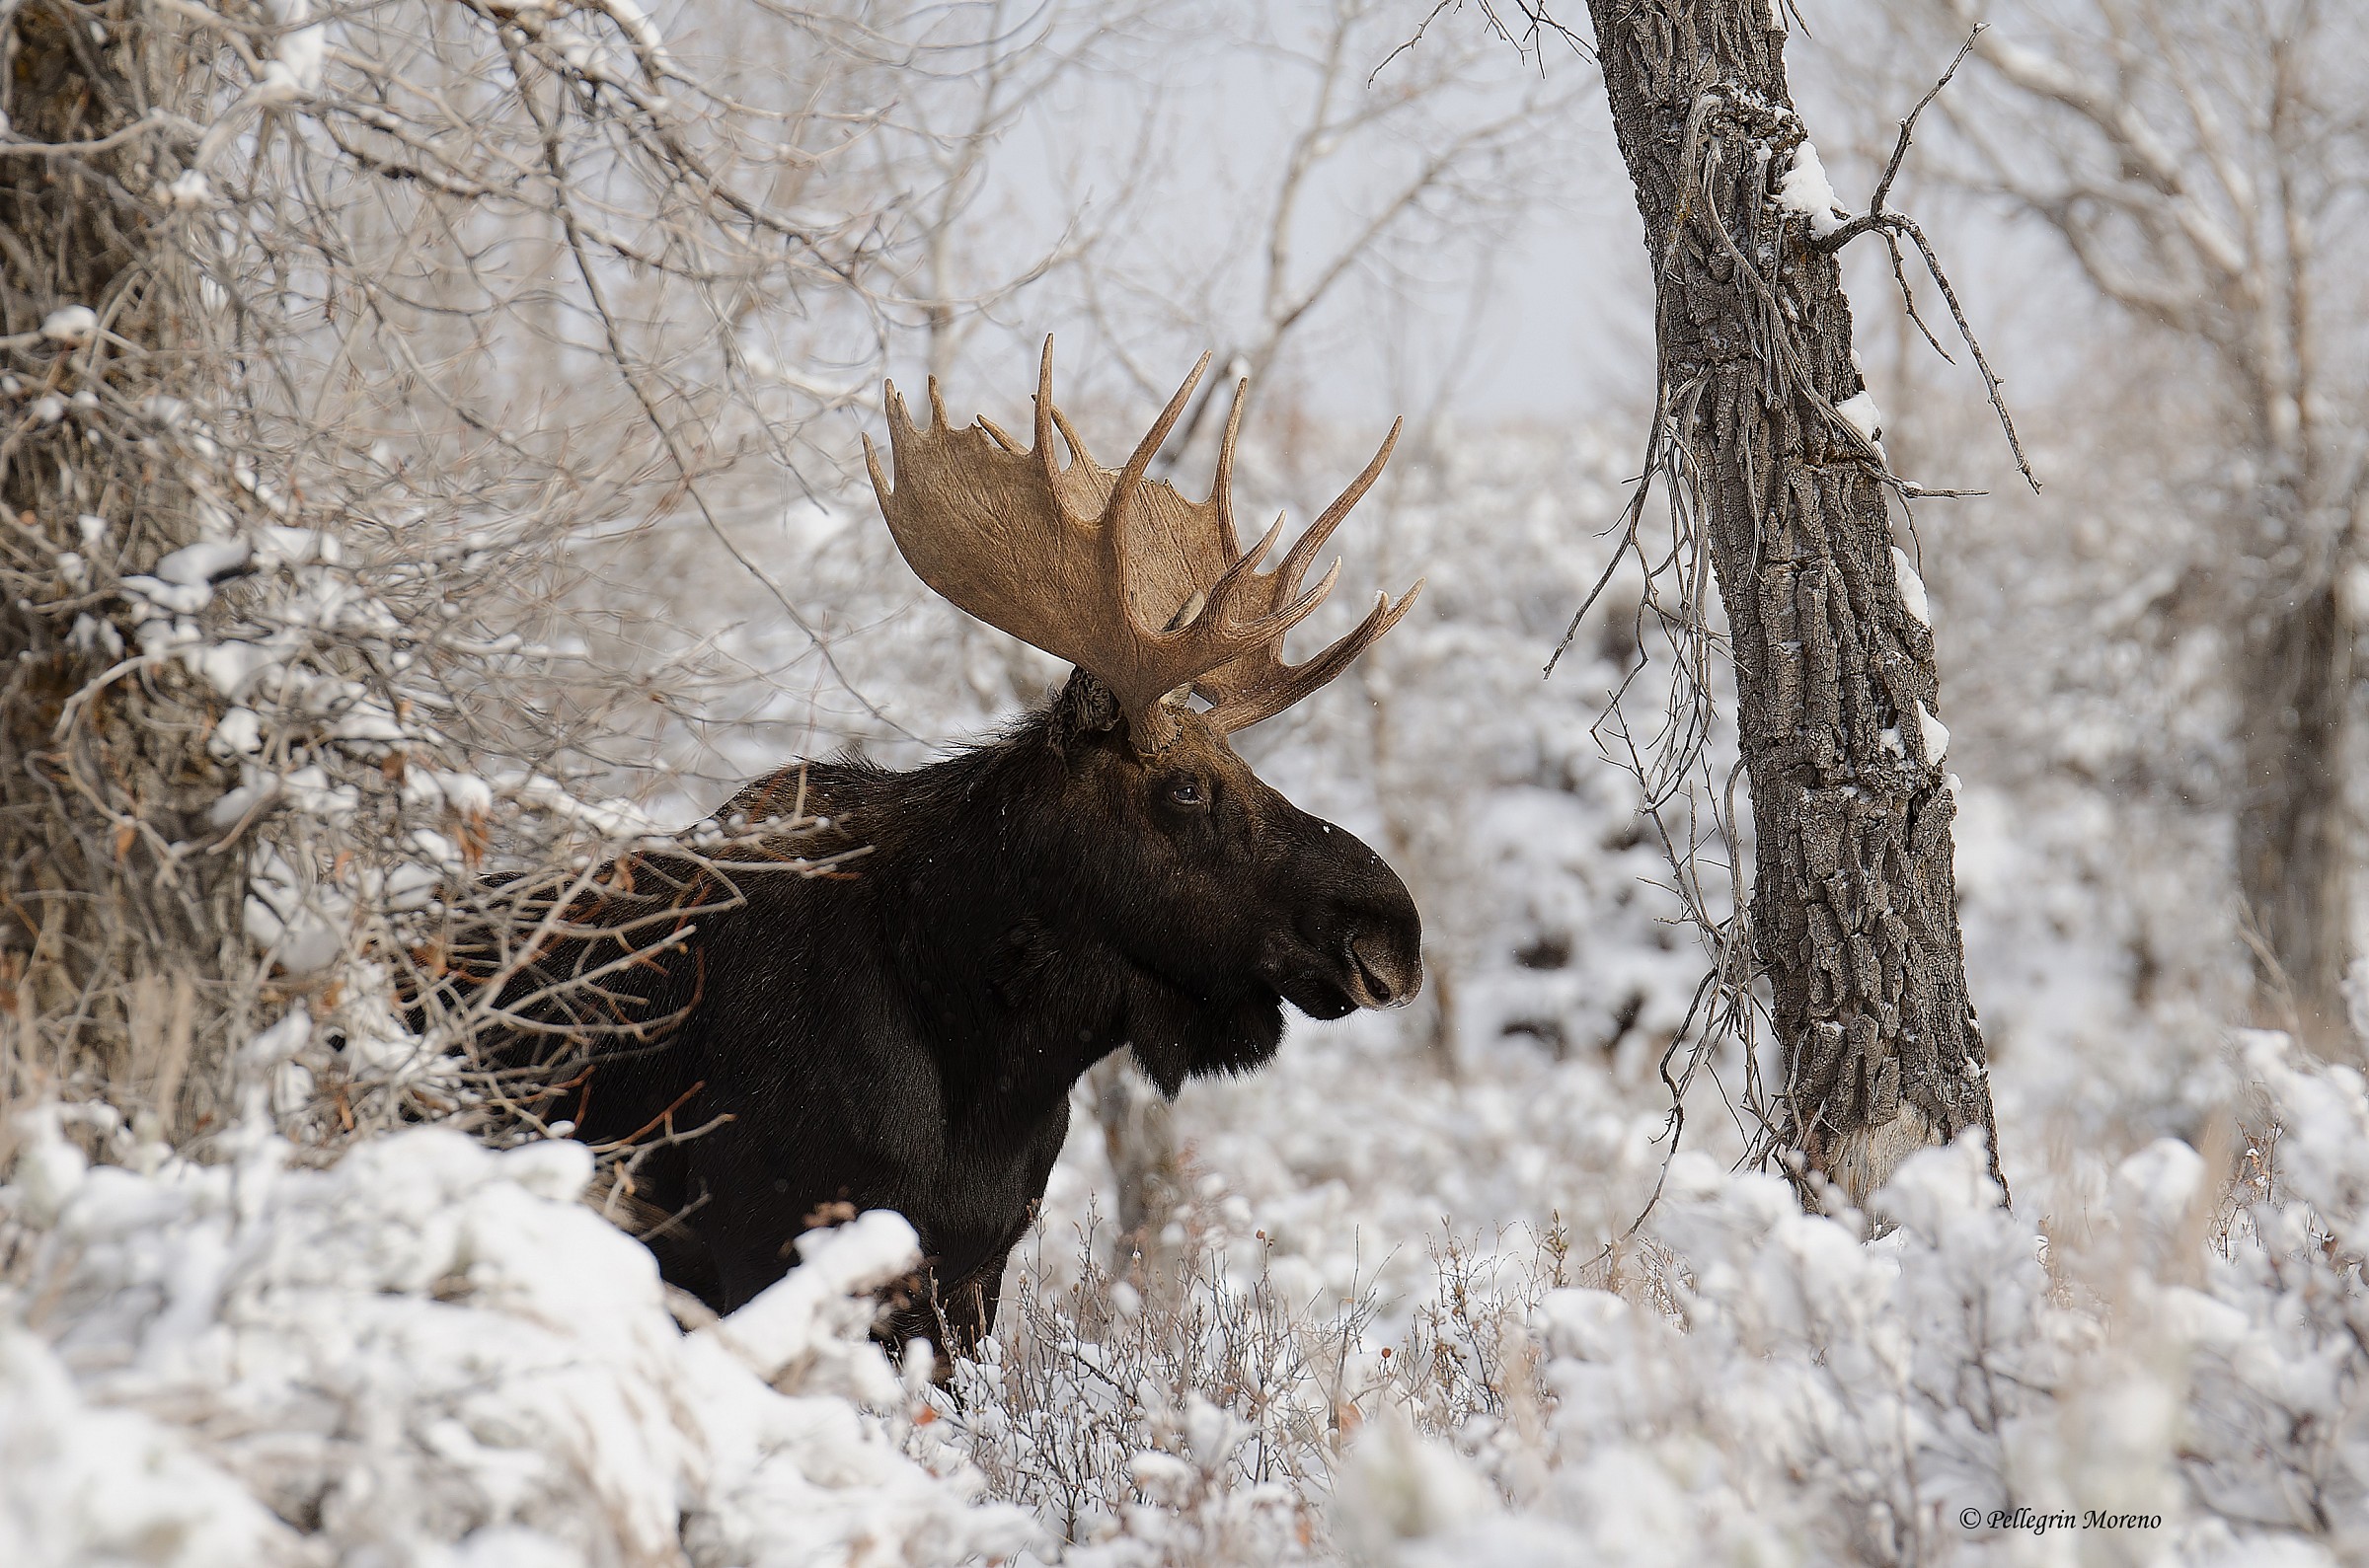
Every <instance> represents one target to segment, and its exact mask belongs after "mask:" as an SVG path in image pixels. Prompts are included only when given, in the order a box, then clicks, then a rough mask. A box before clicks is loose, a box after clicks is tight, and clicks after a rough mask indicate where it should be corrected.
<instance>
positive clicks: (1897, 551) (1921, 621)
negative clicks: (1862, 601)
mask: <svg viewBox="0 0 2369 1568" xmlns="http://www.w3.org/2000/svg"><path fill="white" fill-rule="evenodd" d="M1892 581H1893V582H1894V583H1895V584H1896V585H1897V586H1898V588H1899V591H1900V608H1901V609H1903V610H1906V611H1907V612H1908V613H1909V615H1910V617H1911V618H1912V619H1914V620H1915V622H1916V623H1917V625H1919V626H1921V627H1924V628H1926V629H1928V630H1931V629H1932V626H1933V606H1932V605H1931V604H1930V603H1929V602H1928V601H1927V600H1926V597H1925V579H1924V578H1922V577H1920V576H1918V575H1917V568H1916V563H1915V562H1913V561H1911V560H1909V559H1908V552H1907V551H1905V550H1902V549H1901V548H1900V547H1899V546H1898V545H1894V546H1893V547H1892Z"/></svg>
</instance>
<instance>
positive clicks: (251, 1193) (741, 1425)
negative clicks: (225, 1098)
mask: <svg viewBox="0 0 2369 1568" xmlns="http://www.w3.org/2000/svg"><path fill="white" fill-rule="evenodd" d="M296 1016H297V1015H295V1014H292V1015H291V1018H290V1020H288V1021H287V1022H283V1024H282V1025H279V1026H276V1028H275V1030H274V1031H271V1035H270V1037H269V1038H268V1040H267V1041H266V1040H259V1041H258V1043H257V1045H256V1047H254V1048H253V1049H251V1050H249V1051H248V1052H246V1053H243V1054H244V1056H245V1058H246V1059H247V1061H248V1062H249V1064H250V1066H251V1067H252V1066H255V1065H259V1064H262V1063H264V1062H266V1061H267V1059H270V1058H273V1057H276V1056H278V1055H279V1054H280V1053H281V1052H282V1051H283V1050H284V1049H285V1048H286V1047H287V1046H288V1045H289V1044H290V1042H291V1041H292V1039H293V1038H294V1034H295V1032H296V1025H295V1022H294V1019H295V1018H296ZM28 1135H29V1136H28V1148H27V1152H26V1153H24V1154H21V1155H20V1157H19V1159H18V1165H17V1171H16V1174H15V1176H14V1178H13V1179H12V1181H11V1182H10V1184H9V1185H8V1186H6V1187H0V1216H6V1219H5V1220H4V1221H0V1224H6V1225H9V1226H13V1227H15V1228H16V1233H17V1239H18V1240H20V1241H21V1242H24V1243H26V1244H29V1245H31V1246H32V1247H33V1249H34V1255H35V1259H36V1261H35V1263H34V1266H33V1269H32V1272H31V1273H30V1275H28V1276H26V1277H24V1278H22V1279H18V1280H12V1282H11V1284H10V1286H9V1288H8V1289H7V1290H6V1291H5V1292H0V1534H5V1535H6V1536H7V1537H8V1538H9V1539H11V1540H12V1541H14V1542H17V1543H19V1544H18V1546H17V1551H18V1553H19V1554H18V1555H13V1556H12V1557H11V1558H10V1561H11V1563H12V1565H13V1564H16V1563H24V1564H26V1565H27V1568H50V1565H56V1568H66V1565H69V1564H82V1563H88V1562H100V1561H111V1562H112V1561H118V1560H120V1561H131V1560H138V1561H143V1562H171V1563H175V1564H180V1565H184V1568H214V1565H220V1568H249V1565H253V1564H273V1563H291V1564H293V1563H317V1562H324V1561H329V1560H337V1559H343V1560H346V1561H354V1560H361V1559H359V1558H357V1557H356V1556H354V1555H353V1554H356V1553H366V1554H369V1555H368V1559H367V1560H371V1561H389V1560H394V1561H430V1560H446V1561H461V1562H485V1563H501V1564H512V1563H527V1564H531V1563H537V1562H553V1563H563V1562H564V1563H600V1562H620V1561H624V1562H660V1561H672V1562H685V1563H690V1564H698V1565H705V1564H717V1565H723V1564H742V1563H780V1564H804V1563H835V1562H862V1563H867V1564H880V1565H889V1564H925V1563H953V1562H959V1561H964V1560H967V1559H971V1558H973V1557H980V1556H985V1557H1009V1556H1011V1555H1012V1554H1013V1553H1015V1552H1017V1551H1019V1550H1021V1549H1022V1548H1023V1547H1025V1546H1027V1545H1028V1544H1029V1543H1030V1542H1031V1541H1032V1539H1034V1538H1035V1529H1034V1527H1033V1526H1032V1524H1031V1523H1030V1522H1029V1521H1027V1520H1026V1519H1025V1518H1023V1517H1022V1516H1021V1515H1019V1514H1018V1513H1017V1512H1016V1511H1014V1510H1012V1509H1010V1508H1006V1507H1001V1506H997V1505H992V1504H983V1503H981V1502H980V1501H979V1500H978V1499H977V1497H976V1490H977V1478H976V1477H975V1475H970V1474H967V1473H966V1472H964V1471H963V1470H962V1469H961V1468H960V1467H959V1466H958V1465H953V1466H952V1467H948V1468H945V1469H944V1470H943V1472H939V1471H933V1470H931V1469H930V1468H928V1467H927V1466H925V1465H924V1464H922V1463H920V1462H917V1461H916V1460H914V1459H912V1458H909V1457H907V1456H905V1454H904V1452H903V1449H902V1446H901V1437H900V1434H901V1433H902V1432H903V1431H904V1430H905V1425H904V1423H905V1419H906V1418H905V1416H904V1414H903V1411H904V1410H905V1409H906V1407H907V1398H908V1396H907V1393H906V1391H905V1388H904V1385H903V1384H902V1383H901V1381H899V1380H898V1378H897V1376H896V1374H895V1372H894V1370H893V1369H892V1368H891V1367H890V1366H889V1364H888V1362H887V1360H886V1359H885V1357H883V1356H882V1355H881V1353H880V1352H879V1350H878V1349H876V1348H875V1347H873V1346H872V1345H871V1344H870V1343H869V1342H868V1341H867V1340H866V1339H865V1338H864V1337H863V1327H864V1324H865V1322H866V1321H867V1320H868V1319H869V1316H870V1312H871V1307H870V1305H869V1303H868V1302H864V1301H859V1300H856V1299H853V1298H851V1297H850V1296H848V1295H847V1294H845V1291H846V1290H861V1289H864V1288H867V1287H869V1286H872V1285H876V1284H879V1283H880V1282H881V1280H882V1278H883V1276H884V1275H888V1274H893V1273H900V1272H902V1271H903V1270H904V1269H907V1268H909V1267H911V1266H912V1265H913V1263H914V1262H916V1261H917V1257H916V1254H915V1250H914V1248H913V1245H912V1240H911V1232H909V1231H908V1230H904V1229H903V1227H902V1222H901V1221H898V1220H896V1219H895V1217H893V1216H866V1217H864V1218H863V1219H862V1220H860V1221H859V1222H858V1223H857V1224H856V1225H855V1226H853V1227H850V1228H848V1229H847V1231H846V1232H833V1233H829V1234H826V1235H824V1236H822V1237H820V1238H819V1239H817V1240H814V1241H813V1242H811V1243H810V1268H809V1270H808V1271H805V1272H802V1273H801V1274H800V1275H797V1276H794V1279H799V1280H804V1279H809V1278H810V1279H813V1280H826V1279H827V1280H829V1281H831V1282H832V1284H833V1286H834V1289H832V1290H828V1291H825V1290H822V1289H820V1288H818V1287H816V1286H813V1285H809V1286H806V1287H804V1288H802V1289H801V1290H800V1291H798V1292H795V1293H790V1294H787V1295H785V1294H784V1293H782V1292H779V1291H778V1290H777V1292H775V1293H772V1294H769V1295H768V1296H767V1297H766V1298H762V1299H761V1300H760V1302H758V1303H752V1304H751V1306H750V1307H749V1308H746V1309H744V1311H743V1312H742V1313H737V1314H734V1315H733V1316H732V1317H729V1318H726V1320H725V1321H724V1323H722V1324H720V1325H718V1326H717V1327H716V1328H714V1329H712V1330H707V1331H704V1332H702V1333H697V1334H685V1333H684V1332H683V1331H682V1330H681V1329H680V1328H678V1327H677V1326H676V1324H675V1322H674V1320H673V1319H672V1317H671V1316H670V1315H669V1313H668V1311H667V1308H666V1306H665V1302H664V1299H663V1297H662V1295H661V1292H660V1288H659V1285H658V1280H657V1274H656V1270H655V1268H654V1266H653V1265H652V1264H651V1262H650V1256H649V1254H648V1253H647V1252H646V1251H644V1250H643V1249H642V1247H641V1246H640V1245H639V1244H638V1243H636V1242H634V1241H632V1240H630V1239H628V1238H627V1237H626V1236H624V1235H622V1234H621V1233H619V1232H617V1231H615V1230H614V1229H612V1228H611V1227H610V1226H608V1225H607V1224H606V1223H605V1222H603V1221H602V1220H601V1219H599V1217H598V1216H596V1215H595V1214H594V1213H593V1212H592V1211H591V1210H590V1209H588V1208H585V1207H583V1206H582V1205H581V1204H579V1203H578V1202H576V1201H575V1198H576V1195H577V1193H578V1192H580V1191H581V1189H582V1187H583V1185H584V1183H585V1181H586V1180H587V1179H588V1178H589V1177H590V1175H591V1168H592V1164H591V1158H590V1156H589V1154H588V1152H587V1151H585V1150H584V1149H583V1148H582V1147H581V1146H578V1145H574V1144H568V1143H540V1144H531V1145H528V1146H525V1147H523V1148H520V1149H516V1150H512V1151H509V1152H506V1153H495V1152H492V1151H489V1150H486V1149H484V1148H482V1147H480V1146H478V1145H477V1144H475V1143H473V1142H471V1141H470V1140H469V1139H467V1138H464V1137H462V1136H461V1135H460V1134H457V1133H453V1132H448V1131H444V1130H441V1129H436V1128H419V1129H413V1130H410V1131H406V1132H402V1133H398V1134H394V1135H392V1136H389V1137H387V1138H385V1139H382V1140H379V1141H377V1142H374V1143H370V1144H366V1145H363V1146H361V1147H359V1148H357V1149H356V1150H354V1151H353V1152H352V1153H351V1154H349V1155H347V1156H346V1157H344V1159H343V1160H341V1161H339V1162H338V1163H337V1164H335V1165H333V1166H331V1167H329V1168H327V1169H307V1168H303V1167H302V1166H301V1165H299V1164H297V1163H295V1158H296V1154H297V1152H296V1151H295V1150H294V1149H292V1148H291V1147H290V1146H288V1145H286V1144H285V1143H282V1142H281V1141H279V1140H278V1139H277V1138H276V1137H274V1136H272V1135H270V1134H268V1133H266V1132H262V1131H260V1130H255V1129H251V1130H249V1131H246V1132H243V1133H242V1134H241V1135H240V1138H241V1140H242V1141H243V1149H242V1153H240V1155H239V1156H238V1157H237V1158H236V1159H235V1160H234V1161H233V1162H231V1163H228V1164H222V1165H213V1166H193V1165H188V1164H184V1163H182V1162H180V1161H178V1160H169V1161H167V1162H165V1163H164V1164H162V1165H161V1166H160V1167H158V1168H157V1169H155V1170H154V1171H153V1173H151V1174H147V1175H142V1174H139V1173H137V1172H135V1171H133V1170H129V1169H124V1168H119V1167H110V1168H102V1169H94V1170H89V1171H87V1172H82V1173H81V1174H79V1175H78V1176H76V1177H74V1178H72V1179H64V1180H61V1179H60V1172H63V1171H65V1170H68V1169H78V1165H77V1163H76V1160H69V1159H66V1158H65V1157H63V1156H61V1154H60V1151H61V1150H65V1148H66V1146H65V1144H64V1142H63V1139H62V1135H61V1134H60V1133H59V1131H58V1129H57V1126H56V1125H55V1122H54V1118H52V1119H49V1120H47V1121H44V1120H43V1119H41V1118H40V1117H38V1116H37V1117H36V1118H34V1119H33V1121H32V1122H30V1123H29V1124H28ZM67 1152H68V1153H70V1151H67ZM76 1158H77V1159H78V1157H76ZM842 1288H843V1289H842ZM758 1307H763V1308H764V1310H763V1311H762V1312H758V1311H757V1308H758ZM36 1308H38V1317H37V1316H32V1315H29V1313H31V1312H33V1311H34V1310H35V1309H36ZM750 1313H755V1314H756V1315H755V1316H750V1315H749V1314H750ZM867 1400H869V1401H871V1402H869V1403H867V1402H865V1401H867ZM942 1458H943V1456H942ZM948 1462H949V1463H950V1464H951V1461H948ZM447 1551H449V1552H452V1553H454V1555H453V1556H451V1557H449V1558H446V1557H441V1556H440V1554H441V1553H444V1552H447Z"/></svg>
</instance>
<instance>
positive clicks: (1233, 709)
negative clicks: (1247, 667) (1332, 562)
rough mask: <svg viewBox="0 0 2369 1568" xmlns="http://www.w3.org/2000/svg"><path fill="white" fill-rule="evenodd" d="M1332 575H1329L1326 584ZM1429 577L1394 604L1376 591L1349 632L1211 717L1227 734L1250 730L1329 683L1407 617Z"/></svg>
mask: <svg viewBox="0 0 2369 1568" xmlns="http://www.w3.org/2000/svg"><path fill="white" fill-rule="evenodd" d="M1330 580H1331V579H1330V578H1328V579H1327V583H1328V586H1329V585H1330ZM1426 580H1427V579H1425V578H1420V577H1418V578H1416V579H1415V583H1414V587H1412V588H1410V589H1408V590H1407V591H1406V592H1405V593H1404V594H1402V595H1400V596H1399V602H1398V603H1396V604H1393V603H1391V602H1390V595H1388V594H1386V593H1377V594H1375V595H1374V607H1373V609H1371V610H1370V611H1368V612H1366V617H1365V619H1364V620H1363V621H1360V622H1358V623H1357V625H1356V626H1355V627H1354V628H1352V629H1351V630H1350V631H1349V632H1348V633H1347V634H1346V635H1343V636H1341V637H1339V638H1338V639H1337V640H1336V641H1334V642H1333V643H1332V644H1331V645H1330V646H1328V647H1327V648H1326V649H1325V650H1324V651H1323V652H1322V653H1319V654H1317V655H1316V656H1315V657H1314V658H1311V659H1308V660H1306V661H1304V662H1302V663H1299V664H1278V665H1277V666H1276V667H1275V668H1274V669H1273V670H1272V671H1271V672H1269V675H1268V678H1267V679H1266V680H1265V681H1264V682H1262V683H1261V684H1260V685H1258V686H1256V687H1253V688H1251V689H1250V690H1247V691H1242V692H1237V693H1232V694H1229V695H1228V697H1227V698H1226V700H1225V701H1223V702H1221V703H1219V704H1218V705H1217V706H1216V707H1214V708H1212V709H1210V710H1209V721H1210V722H1211V723H1212V724H1215V725H1216V726H1217V727H1218V729H1220V730H1221V731H1223V732H1224V733H1226V734H1229V735H1231V734H1233V733H1234V732H1235V731H1236V730H1241V729H1248V728H1250V727H1251V726H1252V725H1253V724H1256V723H1260V722H1261V721H1262V720H1265V719H1269V718H1272V717H1274V716H1275V715H1276V714H1277V713H1280V712H1281V711H1283V709H1287V708H1289V707H1291V706H1292V705H1293V704H1294V703H1297V702H1298V701H1300V699H1302V698H1304V697H1306V696H1307V695H1308V694H1309V693H1311V692H1314V691H1315V690H1317V688H1319V687H1321V686H1325V685H1327V684H1329V683H1331V682H1332V680H1333V679H1334V678H1335V677H1336V676H1337V675H1339V674H1340V672H1341V671H1342V670H1345V669H1347V668H1348V667H1349V665H1350V664H1351V663H1352V662H1353V661H1355V659H1356V657H1357V655H1358V654H1360V653H1363V652H1364V651H1365V650H1366V649H1367V648H1369V647H1372V646H1373V645H1374V644H1375V643H1376V642H1378V641H1380V640H1381V638H1382V635H1383V634H1384V633H1386V632H1388V631H1389V630H1390V629H1391V628H1392V627H1395V626H1397V625H1398V624H1399V623H1400V622H1401V621H1403V620H1405V619H1406V616H1407V612H1408V611H1409V610H1411V609H1413V608H1414V600H1415V596H1416V595H1417V594H1419V593H1421V592H1422V591H1423V583H1424V582H1425V581H1426Z"/></svg>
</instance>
